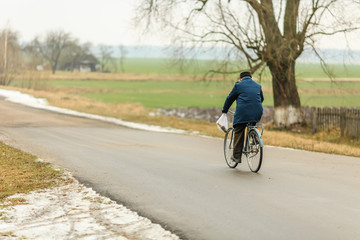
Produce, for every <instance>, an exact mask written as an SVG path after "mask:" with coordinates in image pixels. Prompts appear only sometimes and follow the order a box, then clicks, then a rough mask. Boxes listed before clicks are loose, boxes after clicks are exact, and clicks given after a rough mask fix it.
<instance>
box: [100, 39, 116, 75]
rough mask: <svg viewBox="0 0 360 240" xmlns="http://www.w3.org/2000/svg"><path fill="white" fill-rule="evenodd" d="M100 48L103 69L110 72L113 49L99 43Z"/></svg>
mask: <svg viewBox="0 0 360 240" xmlns="http://www.w3.org/2000/svg"><path fill="white" fill-rule="evenodd" d="M99 50H100V52H99V54H100V66H101V71H102V72H108V71H110V70H109V68H108V67H109V64H113V57H112V55H113V49H112V47H111V46H107V45H99Z"/></svg>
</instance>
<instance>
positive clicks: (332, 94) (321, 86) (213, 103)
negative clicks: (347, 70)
mask: <svg viewBox="0 0 360 240" xmlns="http://www.w3.org/2000/svg"><path fill="white" fill-rule="evenodd" d="M233 84H234V82H230V81H226V82H220V81H207V82H204V81H100V80H87V81H75V80H66V81H65V80H62V81H59V80H57V81H52V82H51V87H53V88H57V89H59V88H60V89H68V90H70V89H71V92H73V93H76V94H78V95H81V96H84V97H88V98H91V99H95V100H99V101H102V102H106V103H141V104H142V105H143V106H145V107H149V108H173V107H191V106H197V107H221V106H222V104H223V103H224V100H225V98H226V96H227V95H228V93H229V92H230V90H231V89H232V87H233ZM261 84H262V86H263V90H264V92H265V93H264V96H265V101H264V105H265V106H272V105H273V97H272V93H271V89H272V84H271V82H270V81H264V82H262V83H261ZM298 88H299V90H300V98H301V102H302V105H303V106H317V107H332V106H334V107H340V106H343V107H359V106H360V94H359V93H360V82H340V83H339V82H304V81H299V82H298ZM339 91H340V93H339Z"/></svg>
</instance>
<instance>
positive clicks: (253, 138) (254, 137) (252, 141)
mask: <svg viewBox="0 0 360 240" xmlns="http://www.w3.org/2000/svg"><path fill="white" fill-rule="evenodd" d="M260 137H261V136H259V135H258V134H257V132H256V131H254V130H251V131H250V132H249V142H248V144H249V153H248V154H247V162H248V165H249V168H250V170H251V171H252V172H255V173H256V172H258V171H259V170H260V167H261V163H262V158H263V147H262V146H261V145H260Z"/></svg>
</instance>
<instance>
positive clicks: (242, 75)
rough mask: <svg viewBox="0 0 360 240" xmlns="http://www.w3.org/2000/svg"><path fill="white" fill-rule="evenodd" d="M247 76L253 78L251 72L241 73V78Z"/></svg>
mask: <svg viewBox="0 0 360 240" xmlns="http://www.w3.org/2000/svg"><path fill="white" fill-rule="evenodd" d="M246 76H249V77H251V72H249V71H245V72H242V73H240V78H243V77H246Z"/></svg>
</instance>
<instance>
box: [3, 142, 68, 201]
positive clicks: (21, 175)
mask: <svg viewBox="0 0 360 240" xmlns="http://www.w3.org/2000/svg"><path fill="white" fill-rule="evenodd" d="M61 175H62V174H61V172H60V171H56V170H54V169H53V168H52V167H51V166H50V165H49V164H48V163H44V162H39V161H37V157H35V156H33V155H31V154H28V153H25V152H23V151H21V150H18V149H16V148H13V147H10V146H8V145H6V144H4V143H2V142H0V202H1V201H3V200H4V198H6V197H7V196H10V195H13V194H16V193H28V192H30V191H33V190H37V189H43V188H48V187H51V186H53V185H54V184H56V183H59V181H61ZM18 202H21V200H19V199H15V203H14V204H17V203H18Z"/></svg>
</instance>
